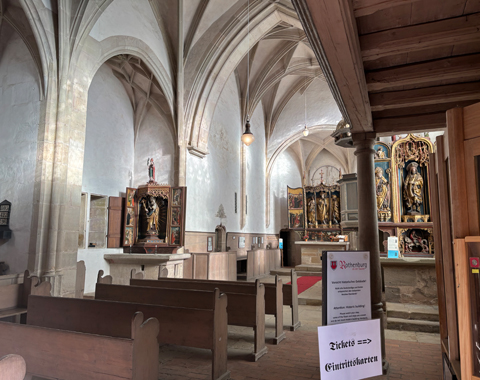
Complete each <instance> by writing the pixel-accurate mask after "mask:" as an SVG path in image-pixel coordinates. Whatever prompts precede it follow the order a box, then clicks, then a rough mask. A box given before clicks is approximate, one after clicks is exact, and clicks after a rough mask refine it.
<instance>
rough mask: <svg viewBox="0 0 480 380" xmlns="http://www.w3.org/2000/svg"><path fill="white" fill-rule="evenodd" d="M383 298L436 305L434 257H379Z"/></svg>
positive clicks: (392, 300)
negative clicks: (382, 279) (383, 290)
mask: <svg viewBox="0 0 480 380" xmlns="http://www.w3.org/2000/svg"><path fill="white" fill-rule="evenodd" d="M381 264H382V268H383V274H384V284H385V300H386V301H387V302H393V303H409V304H416V305H422V304H423V305H437V304H438V297H437V282H436V272H435V259H413V258H412V259H410V258H408V259H385V258H382V259H381Z"/></svg>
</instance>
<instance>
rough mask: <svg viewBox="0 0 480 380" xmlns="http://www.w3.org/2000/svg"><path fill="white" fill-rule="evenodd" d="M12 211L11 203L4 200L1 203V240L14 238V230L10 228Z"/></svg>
mask: <svg viewBox="0 0 480 380" xmlns="http://www.w3.org/2000/svg"><path fill="white" fill-rule="evenodd" d="M11 210H12V204H11V203H10V202H9V201H7V200H4V201H3V202H2V203H0V240H6V239H10V238H11V237H12V230H11V229H10V228H9V224H10V213H11Z"/></svg>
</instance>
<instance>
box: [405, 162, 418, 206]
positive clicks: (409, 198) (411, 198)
mask: <svg viewBox="0 0 480 380" xmlns="http://www.w3.org/2000/svg"><path fill="white" fill-rule="evenodd" d="M417 167H418V163H416V162H411V163H410V164H408V166H407V172H408V175H407V176H406V177H405V180H404V181H403V200H404V202H405V206H406V208H407V214H409V215H414V214H420V210H421V208H420V206H421V205H422V203H423V199H422V189H423V178H422V176H421V175H420V174H419V173H418V172H417Z"/></svg>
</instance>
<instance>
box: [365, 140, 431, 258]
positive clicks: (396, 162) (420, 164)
mask: <svg viewBox="0 0 480 380" xmlns="http://www.w3.org/2000/svg"><path fill="white" fill-rule="evenodd" d="M374 149H375V192H376V196H377V216H378V222H379V229H380V230H381V231H383V232H384V234H383V237H381V238H380V240H381V242H380V243H381V245H380V248H381V251H384V252H385V251H386V243H387V237H388V236H398V238H399V250H400V254H402V255H406V256H431V255H433V254H434V243H433V230H432V228H433V224H432V223H431V221H430V197H429V182H428V178H429V152H433V149H434V147H433V144H432V143H431V142H430V140H429V139H428V138H424V137H418V136H415V135H412V134H410V135H408V136H407V137H405V138H403V139H400V140H397V141H395V142H393V144H392V145H391V146H390V145H389V144H385V143H383V142H377V143H376V144H375V146H374ZM381 235H382V234H381Z"/></svg>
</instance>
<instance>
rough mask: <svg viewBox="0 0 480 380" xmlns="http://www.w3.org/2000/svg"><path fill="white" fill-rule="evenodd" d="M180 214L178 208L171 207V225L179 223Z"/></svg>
mask: <svg viewBox="0 0 480 380" xmlns="http://www.w3.org/2000/svg"><path fill="white" fill-rule="evenodd" d="M180 222H181V215H180V208H179V207H173V208H172V226H179V225H180V224H181V223H180Z"/></svg>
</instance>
